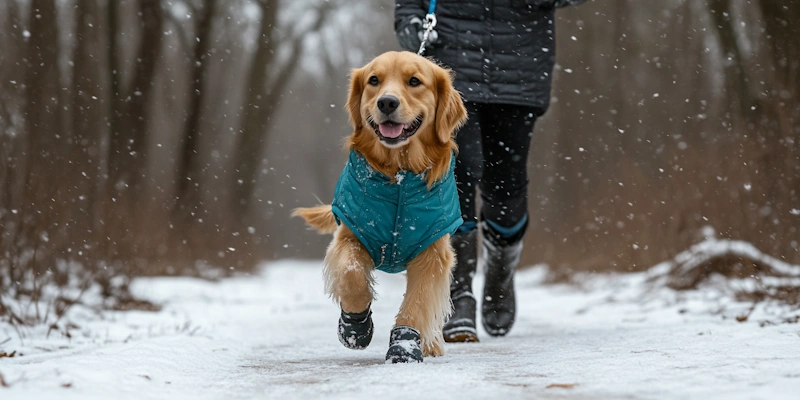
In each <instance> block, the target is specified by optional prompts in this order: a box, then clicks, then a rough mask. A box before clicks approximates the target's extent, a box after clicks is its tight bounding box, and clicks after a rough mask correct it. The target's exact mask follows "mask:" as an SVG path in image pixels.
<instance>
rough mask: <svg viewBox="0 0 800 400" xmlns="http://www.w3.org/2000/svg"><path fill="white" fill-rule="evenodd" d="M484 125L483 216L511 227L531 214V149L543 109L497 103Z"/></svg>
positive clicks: (482, 138) (481, 187)
mask: <svg viewBox="0 0 800 400" xmlns="http://www.w3.org/2000/svg"><path fill="white" fill-rule="evenodd" d="M491 107H492V108H491V112H487V114H486V118H485V120H484V121H483V124H482V126H481V128H482V130H481V144H482V155H483V170H482V172H483V175H482V179H481V182H480V189H481V198H482V200H483V205H482V208H481V213H482V216H483V218H484V219H486V220H488V221H492V222H495V223H497V224H498V225H500V226H502V227H512V226H514V225H516V224H517V223H518V222H520V221H521V220H522V219H523V218H525V216H526V215H527V213H528V171H527V163H528V151H529V150H530V143H531V138H532V137H533V127H534V123H535V122H536V118H537V117H538V116H539V115H541V110H539V109H538V108H535V107H525V106H515V105H503V104H494V105H492V106H491Z"/></svg>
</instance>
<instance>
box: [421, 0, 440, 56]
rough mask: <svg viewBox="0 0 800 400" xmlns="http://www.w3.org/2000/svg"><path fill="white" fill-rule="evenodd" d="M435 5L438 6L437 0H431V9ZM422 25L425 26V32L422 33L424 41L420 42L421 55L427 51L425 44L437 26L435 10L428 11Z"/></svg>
mask: <svg viewBox="0 0 800 400" xmlns="http://www.w3.org/2000/svg"><path fill="white" fill-rule="evenodd" d="M434 7H436V1H431V7H430V9H431V10H432V9H433V8H434ZM422 27H423V28H425V33H423V34H422V43H420V44H419V51H417V54H419V55H422V53H424V52H425V45H426V44H427V43H428V36H430V34H431V31H433V28H435V27H436V14H434V13H433V12H430V13H428V15H426V16H425V22H423V23H422Z"/></svg>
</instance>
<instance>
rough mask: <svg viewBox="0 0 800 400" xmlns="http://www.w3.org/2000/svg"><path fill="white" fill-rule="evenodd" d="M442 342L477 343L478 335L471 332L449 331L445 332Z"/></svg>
mask: <svg viewBox="0 0 800 400" xmlns="http://www.w3.org/2000/svg"><path fill="white" fill-rule="evenodd" d="M442 336H444V341H445V342H447V343H478V342H480V340H478V335H477V334H476V333H475V332H474V331H473V330H451V331H449V332H445V333H444V334H443V335H442Z"/></svg>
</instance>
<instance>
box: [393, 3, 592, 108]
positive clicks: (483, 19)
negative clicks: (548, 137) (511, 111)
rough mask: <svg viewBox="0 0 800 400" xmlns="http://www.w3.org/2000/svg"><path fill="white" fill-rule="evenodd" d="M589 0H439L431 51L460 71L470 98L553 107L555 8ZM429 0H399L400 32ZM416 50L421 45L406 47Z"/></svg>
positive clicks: (459, 82) (421, 14) (458, 75)
mask: <svg viewBox="0 0 800 400" xmlns="http://www.w3.org/2000/svg"><path fill="white" fill-rule="evenodd" d="M583 1H585V0H437V2H436V10H435V14H436V19H437V25H436V28H435V29H436V31H437V32H438V34H439V37H438V39H437V41H436V43H434V44H432V45H431V46H428V47H426V49H425V54H424V55H425V56H430V57H432V58H434V59H436V60H438V61H440V62H441V63H443V64H444V65H446V66H448V67H450V68H451V69H453V70H454V71H455V72H456V77H455V86H456V89H458V91H460V92H461V94H462V95H463V97H464V99H465V100H466V101H471V102H477V103H497V104H516V105H523V106H533V107H538V108H541V109H542V111H544V110H546V109H547V106H548V105H549V104H550V84H551V81H552V75H553V74H552V73H553V65H554V63H555V25H554V17H555V8H556V7H559V6H565V5H568V4H578V3H582V2H583ZM428 4H429V1H428V0H397V1H396V8H395V16H394V25H395V31H397V30H399V29H402V28H403V24H404V23H405V22H406V21H408V19H410V18H411V17H413V16H416V17H418V18H420V19H422V20H424V19H425V14H427V11H428ZM406 50H409V51H414V52H416V51H417V50H418V49H406Z"/></svg>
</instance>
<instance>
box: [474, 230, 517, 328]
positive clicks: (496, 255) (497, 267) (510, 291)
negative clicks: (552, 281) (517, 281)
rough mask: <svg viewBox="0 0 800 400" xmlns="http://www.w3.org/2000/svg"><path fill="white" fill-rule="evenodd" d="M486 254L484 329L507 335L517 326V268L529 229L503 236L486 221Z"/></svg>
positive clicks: (484, 237) (484, 239)
mask: <svg viewBox="0 0 800 400" xmlns="http://www.w3.org/2000/svg"><path fill="white" fill-rule="evenodd" d="M483 228H484V229H483V254H484V262H485V263H486V264H485V266H486V268H485V270H486V284H485V285H484V287H483V303H482V305H481V316H482V317H483V328H484V329H486V332H487V333H489V334H490V335H492V336H503V335H505V334H506V333H508V331H509V330H510V329H511V326H512V325H514V318H515V314H516V311H517V303H516V299H515V298H514V271H515V270H516V269H517V264H519V259H520V256H521V255H522V237H523V235H524V234H525V229H524V227H523V229H522V230H521V231H520V232H519V234H517V235H514V237H503V236H502V235H500V234H499V233H498V232H496V231H495V230H494V229H493V228H492V227H491V225H490V224H488V223H484V224H483Z"/></svg>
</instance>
